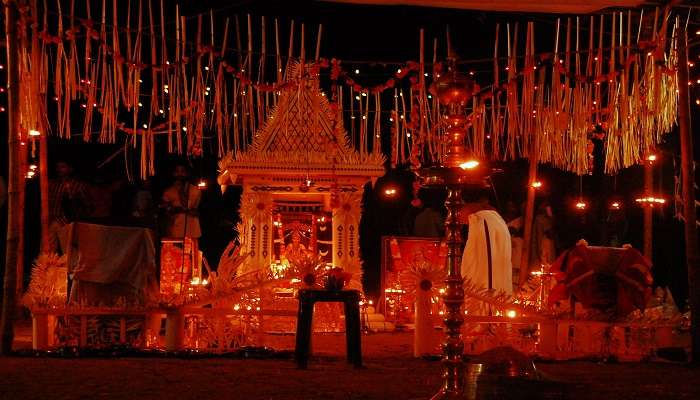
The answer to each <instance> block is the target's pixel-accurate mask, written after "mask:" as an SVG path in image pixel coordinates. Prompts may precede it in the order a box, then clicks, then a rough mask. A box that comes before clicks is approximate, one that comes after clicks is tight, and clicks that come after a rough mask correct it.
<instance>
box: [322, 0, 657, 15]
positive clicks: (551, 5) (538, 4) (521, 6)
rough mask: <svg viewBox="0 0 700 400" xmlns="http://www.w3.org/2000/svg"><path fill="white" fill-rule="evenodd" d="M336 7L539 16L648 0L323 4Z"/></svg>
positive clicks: (342, 0) (634, 4)
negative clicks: (390, 7) (480, 11)
mask: <svg viewBox="0 0 700 400" xmlns="http://www.w3.org/2000/svg"><path fill="white" fill-rule="evenodd" d="M323 1H330V2H336V3H355V4H369V5H390V6H422V7H437V8H460V9H465V10H483V11H504V12H507V11H511V12H540V13H564V14H569V13H570V14H581V13H592V12H596V11H599V10H602V9H605V8H611V7H612V8H615V7H637V6H640V5H643V4H645V3H649V2H648V1H645V0H550V1H547V0H323Z"/></svg>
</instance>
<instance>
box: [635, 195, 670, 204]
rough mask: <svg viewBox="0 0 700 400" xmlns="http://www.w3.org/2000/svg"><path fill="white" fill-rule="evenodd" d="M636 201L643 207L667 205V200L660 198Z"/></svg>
mask: <svg viewBox="0 0 700 400" xmlns="http://www.w3.org/2000/svg"><path fill="white" fill-rule="evenodd" d="M635 201H636V202H637V203H640V204H641V205H643V206H649V207H654V205H655V204H664V203H666V199H662V198H660V197H654V196H648V197H642V198H639V199H636V200H635Z"/></svg>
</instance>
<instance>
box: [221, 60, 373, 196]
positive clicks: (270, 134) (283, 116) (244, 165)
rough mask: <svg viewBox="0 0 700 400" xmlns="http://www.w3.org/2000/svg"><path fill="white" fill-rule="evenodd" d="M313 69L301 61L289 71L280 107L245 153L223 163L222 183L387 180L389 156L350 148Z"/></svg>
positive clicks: (336, 113) (338, 116)
mask: <svg viewBox="0 0 700 400" xmlns="http://www.w3.org/2000/svg"><path fill="white" fill-rule="evenodd" d="M314 69H315V68H314V66H313V65H312V64H306V65H305V67H304V68H303V73H302V67H301V65H300V64H299V63H298V62H292V63H290V65H289V67H288V69H287V77H288V82H289V83H288V84H285V85H283V87H280V96H279V99H278V102H277V105H276V106H275V107H274V108H273V109H272V111H271V113H270V116H269V117H268V119H267V121H266V123H265V124H264V125H263V126H262V128H261V129H260V130H259V131H258V132H256V133H255V136H254V139H253V143H252V144H251V145H250V147H248V148H247V149H246V150H245V151H243V152H239V153H237V154H233V153H229V154H228V155H226V157H224V158H223V159H222V160H221V162H220V165H219V166H220V170H221V175H220V176H219V183H220V184H226V183H234V184H236V183H239V182H238V178H240V177H244V176H245V175H250V176H254V177H256V178H259V177H261V176H275V179H276V180H280V179H285V176H286V177H287V178H286V179H291V180H298V179H300V178H302V179H303V178H308V177H319V176H326V177H332V176H336V177H357V178H362V179H364V180H365V181H366V180H370V179H375V178H377V177H379V176H382V175H384V166H383V164H384V156H383V155H382V154H381V153H380V152H379V151H375V152H372V153H363V152H359V151H357V150H355V148H353V146H352V145H351V144H350V142H349V140H348V137H347V133H346V131H345V129H344V128H343V119H342V116H341V115H340V113H339V112H338V110H333V109H332V108H331V106H330V104H329V102H328V100H327V99H326V96H325V94H324V93H323V92H322V91H321V90H320V88H319V82H318V73H317V72H314Z"/></svg>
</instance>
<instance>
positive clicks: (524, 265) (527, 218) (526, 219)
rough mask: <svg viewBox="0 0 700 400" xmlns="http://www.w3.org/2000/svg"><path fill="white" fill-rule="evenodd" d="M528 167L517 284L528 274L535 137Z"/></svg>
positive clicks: (535, 172)
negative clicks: (521, 248)
mask: <svg viewBox="0 0 700 400" xmlns="http://www.w3.org/2000/svg"><path fill="white" fill-rule="evenodd" d="M530 141H531V146H530V169H529V173H528V178H527V203H525V215H524V216H523V250H522V258H521V259H520V279H519V284H520V285H524V284H525V282H526V281H527V278H528V276H529V275H530V258H532V255H531V254H530V249H531V248H532V243H531V242H532V221H533V219H534V218H535V190H537V189H536V188H535V187H534V186H533V185H532V183H533V182H535V181H536V180H537V162H538V160H539V157H538V154H537V139H536V138H534V137H533V138H532V139H530Z"/></svg>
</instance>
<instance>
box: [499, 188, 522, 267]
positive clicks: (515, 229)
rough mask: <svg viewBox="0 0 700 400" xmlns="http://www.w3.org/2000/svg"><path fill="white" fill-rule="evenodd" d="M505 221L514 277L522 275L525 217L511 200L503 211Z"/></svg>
mask: <svg viewBox="0 0 700 400" xmlns="http://www.w3.org/2000/svg"><path fill="white" fill-rule="evenodd" d="M503 219H504V220H505V221H506V225H507V226H508V231H509V232H510V242H511V252H510V260H511V262H512V264H513V276H519V275H520V259H521V258H522V254H523V233H522V228H523V217H522V214H521V213H520V211H519V210H518V207H517V206H516V205H515V202H514V201H512V200H509V201H508V202H507V203H506V208H505V210H504V211H503Z"/></svg>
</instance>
